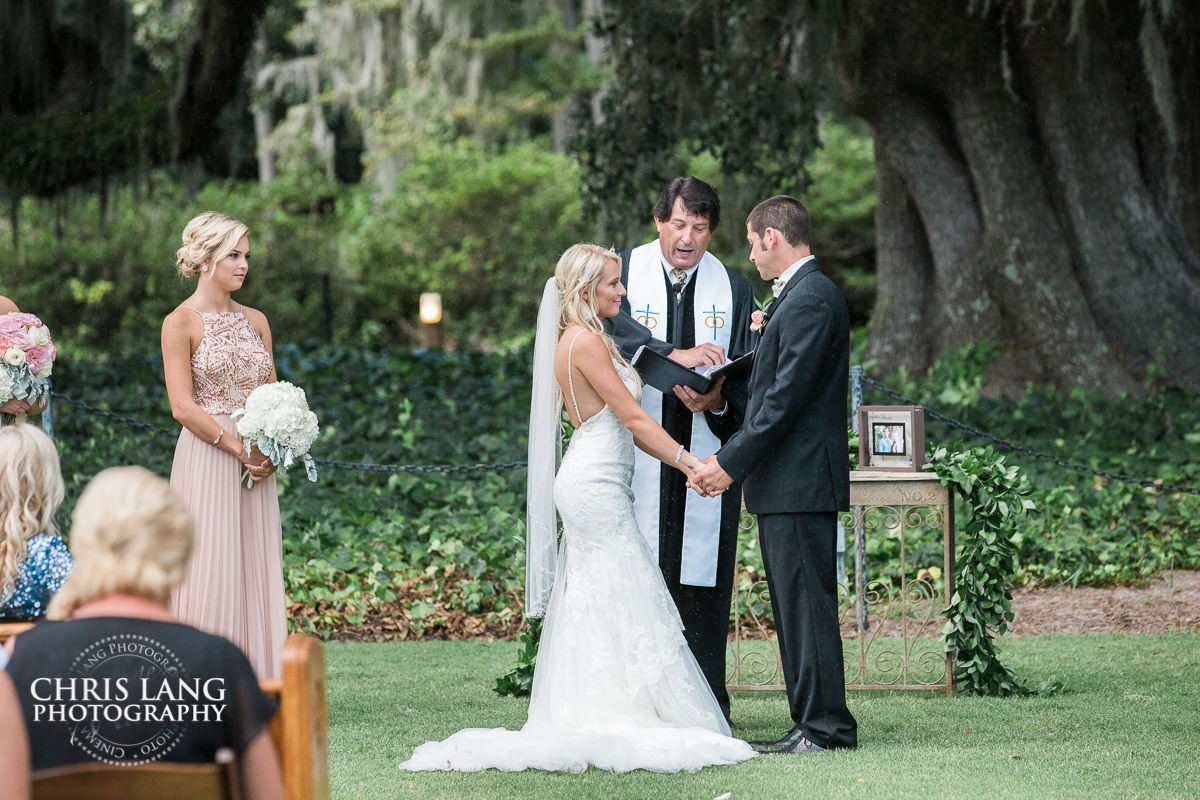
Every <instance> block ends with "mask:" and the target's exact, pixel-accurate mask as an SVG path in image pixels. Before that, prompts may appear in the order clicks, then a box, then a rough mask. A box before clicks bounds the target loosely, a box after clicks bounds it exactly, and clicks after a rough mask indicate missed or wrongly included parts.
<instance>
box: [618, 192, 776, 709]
mask: <svg viewBox="0 0 1200 800" xmlns="http://www.w3.org/2000/svg"><path fill="white" fill-rule="evenodd" d="M653 213H654V225H655V227H656V228H657V229H658V238H657V239H655V240H654V241H651V242H647V243H645V244H643V245H641V246H640V247H635V248H633V249H632V250H627V251H625V252H623V253H621V282H622V283H623V284H624V285H625V287H626V291H627V294H626V296H625V298H624V299H623V300H622V302H621V312H622V313H621V314H619V315H617V316H615V317H611V318H609V319H607V320H605V327H606V329H607V330H608V332H609V334H610V335H612V337H613V338H614V339H615V340H616V342H617V345H618V346H619V347H620V349H621V352H622V354H623V355H624V356H625V357H626V358H632V357H633V354H634V353H635V352H636V351H637V349H638V348H639V347H641V346H643V345H645V346H646V347H648V348H651V349H653V350H655V351H656V352H658V353H661V354H662V355H665V356H667V357H669V358H671V359H673V360H675V361H677V362H679V363H681V364H683V365H684V366H688V367H695V366H700V365H702V364H722V363H724V362H725V361H726V359H727V358H731V359H732V358H737V357H738V356H740V355H743V354H745V353H747V352H749V351H751V350H753V349H754V339H755V338H756V336H755V334H753V332H752V331H751V330H750V314H751V312H753V311H754V308H755V306H754V290H753V289H752V287H751V285H750V282H749V281H748V280H747V279H746V278H744V277H743V276H741V275H739V274H738V273H736V272H734V271H733V270H731V269H729V268H728V267H726V266H725V265H724V264H722V263H721V262H720V261H719V260H718V259H717V258H716V257H715V256H713V255H712V254H711V253H709V252H708V244H709V241H710V240H711V239H712V233H713V231H714V230H716V228H717V224H718V223H719V222H720V219H721V203H720V200H719V199H718V198H717V192H716V190H715V189H713V187H712V186H710V185H709V184H707V183H705V182H704V181H702V180H699V179H697V178H690V177H689V178H675V179H674V180H672V181H671V182H670V183H669V184H668V185H667V187H666V189H665V190H663V192H662V195H661V196H660V197H659V199H658V202H657V203H656V204H655V206H654V212H653ZM746 394H747V392H746V383H745V378H738V379H732V378H731V379H730V380H729V382H728V384H726V382H725V380H724V379H719V380H718V382H717V383H716V384H714V387H713V388H712V389H710V390H709V392H708V393H707V394H698V393H697V392H695V391H694V390H692V389H690V388H688V387H686V386H676V387H675V391H674V393H669V394H668V393H664V392H661V391H659V390H657V389H655V388H654V387H652V386H649V385H647V386H645V387H644V389H643V392H642V408H644V409H645V410H646V411H647V413H649V414H650V415H651V416H652V417H654V419H656V420H658V421H659V422H660V423H661V424H662V426H663V427H664V428H666V430H667V432H668V433H670V434H671V436H673V437H674V438H675V439H676V440H678V441H680V442H685V443H687V447H688V450H689V451H690V452H692V453H694V454H695V455H696V456H698V457H699V458H706V457H707V456H709V455H711V454H713V453H715V452H716V451H717V449H718V448H719V447H720V446H721V444H722V443H723V442H724V441H726V440H727V439H728V438H729V437H730V436H732V435H733V433H734V432H735V431H736V430H737V429H738V427H739V426H740V425H741V420H742V414H743V412H744V409H745V398H746ZM633 493H634V512H635V514H636V516H637V521H638V526H639V527H640V528H641V531H642V534H643V535H644V536H645V537H646V540H647V542H648V543H649V545H650V550H651V552H652V553H654V555H655V557H656V558H657V560H658V564H659V567H660V568H661V569H662V572H663V577H664V579H665V580H666V583H667V586H668V588H669V589H670V591H671V595H672V597H673V598H674V599H675V605H676V606H677V607H678V609H679V615H680V617H681V618H682V620H683V624H684V635H685V636H686V638H687V642H688V646H689V647H690V648H691V651H692V654H693V655H695V657H696V661H697V662H699V664H700V668H701V669H702V670H703V671H704V675H705V677H706V678H707V679H708V683H709V685H710V686H711V687H712V690H713V694H714V695H716V697H717V700H718V702H719V703H720V704H721V709H722V711H723V712H724V713H725V716H726V718H728V717H729V693H728V692H727V691H726V690H725V645H726V640H727V638H728V633H729V604H730V599H731V596H732V592H733V574H734V566H735V561H736V555H737V532H738V521H739V519H740V517H741V487H740V486H739V485H734V486H732V487H730V489H729V490H728V491H726V492H725V493H724V494H723V495H721V496H718V497H700V496H698V495H697V494H695V493H694V492H691V493H689V492H688V490H687V484H686V481H685V479H684V476H683V475H682V474H681V473H680V472H679V471H678V470H674V469H670V468H664V467H663V465H662V464H661V463H660V462H658V461H656V460H655V459H653V458H651V457H650V456H647V455H646V454H645V453H642V452H641V451H640V450H638V451H636V460H635V467H634V475H633Z"/></svg>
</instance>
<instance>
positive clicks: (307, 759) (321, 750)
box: [0, 622, 329, 800]
mask: <svg viewBox="0 0 1200 800" xmlns="http://www.w3.org/2000/svg"><path fill="white" fill-rule="evenodd" d="M31 627H33V623H32V622H0V645H3V643H4V641H5V640H7V639H8V638H9V637H11V636H15V635H16V634H18V633H20V632H21V631H24V630H28V629H29V628H31ZM259 687H260V688H261V689H262V690H263V692H264V693H265V694H266V695H267V696H268V697H270V698H271V699H272V700H274V701H276V702H277V703H278V704H279V712H278V713H277V714H276V715H275V716H274V717H273V718H272V719H271V723H270V732H271V739H272V740H273V741H274V742H275V750H276V752H278V753H279V764H280V767H281V768H282V770H283V785H284V788H285V789H286V790H287V796H288V800H329V720H328V716H327V713H326V707H325V648H324V646H323V645H322V644H321V641H320V640H319V639H317V638H315V637H312V636H306V635H303V634H293V635H292V636H289V637H288V639H287V642H285V643H284V645H283V675H282V676H281V677H280V678H278V679H272V680H264V681H259Z"/></svg>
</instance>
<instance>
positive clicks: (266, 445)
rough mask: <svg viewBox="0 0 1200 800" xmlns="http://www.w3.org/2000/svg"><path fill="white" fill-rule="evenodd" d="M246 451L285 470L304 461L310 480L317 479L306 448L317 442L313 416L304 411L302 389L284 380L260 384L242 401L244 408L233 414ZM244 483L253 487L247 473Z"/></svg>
mask: <svg viewBox="0 0 1200 800" xmlns="http://www.w3.org/2000/svg"><path fill="white" fill-rule="evenodd" d="M232 416H233V418H234V419H236V420H237V430H238V433H240V434H241V435H242V445H243V446H244V447H245V448H246V452H247V453H249V452H250V448H251V447H258V449H259V450H260V451H261V452H262V454H263V455H265V456H266V457H267V458H269V459H271V463H273V464H275V465H276V466H278V467H279V468H280V469H287V468H288V467H290V466H291V465H292V462H294V461H296V460H297V459H302V460H303V461H304V471H305V473H307V474H308V479H309V480H310V481H315V480H316V479H317V465H316V462H314V461H313V457H312V456H311V455H309V453H308V449H309V448H310V447H312V443H313V442H314V441H316V439H317V433H318V432H319V431H320V427H319V426H318V425H317V415H316V414H314V413H313V412H311V411H309V410H308V400H307V399H306V398H305V397H304V390H303V389H301V388H300V387H299V386H293V385H292V384H290V383H288V382H287V381H279V382H277V383H264V384H263V385H262V386H259V387H258V388H257V389H255V390H254V391H253V392H251V393H250V396H249V397H247V398H246V407H245V408H239V409H238V410H237V411H234V412H233V415H232ZM244 482H245V485H246V488H247V489H252V488H254V480H253V478H251V477H250V475H249V473H247V474H246V476H245V478H244Z"/></svg>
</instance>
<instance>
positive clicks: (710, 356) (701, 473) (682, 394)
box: [671, 342, 733, 497]
mask: <svg viewBox="0 0 1200 800" xmlns="http://www.w3.org/2000/svg"><path fill="white" fill-rule="evenodd" d="M671 358H672V359H674V360H675V361H677V362H678V363H680V364H682V365H683V366H685V367H699V366H703V365H706V364H711V365H713V366H720V365H721V364H724V363H725V350H724V349H722V348H721V347H718V346H717V345H715V344H711V343H708V342H705V343H704V344H701V345H698V346H696V347H693V348H691V349H688V350H675V351H674V352H672V353H671ZM724 385H725V376H723V375H722V376H721V377H720V378H717V380H716V381H715V382H714V383H713V385H712V388H711V389H709V390H708V392H707V393H705V394H700V393H699V392H697V391H696V390H695V389H692V388H691V387H689V386H676V387H675V396H676V397H678V398H679V400H680V402H682V403H683V404H684V405H685V406H686V407H687V409H688V411H691V412H692V413H696V412H699V411H718V410H720V409H722V408H724V407H725V398H724V397H722V396H721V388H722V387H723V386H724ZM687 485H688V488H689V489H694V490H695V491H696V492H697V493H698V494H700V495H701V496H702V497H716V496H718V495H720V494H722V493H723V492H724V491H725V490H726V489H728V488H729V487H730V486H731V485H733V478H731V477H730V476H729V473H727V472H726V471H725V470H724V469H722V468H721V465H720V464H718V463H717V457H716V456H709V457H708V458H706V459H704V460H703V461H701V462H700V466H699V467H698V468H696V470H695V471H693V472H691V473H690V474H689V475H688V482H687Z"/></svg>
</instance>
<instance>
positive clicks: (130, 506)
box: [0, 467, 283, 799]
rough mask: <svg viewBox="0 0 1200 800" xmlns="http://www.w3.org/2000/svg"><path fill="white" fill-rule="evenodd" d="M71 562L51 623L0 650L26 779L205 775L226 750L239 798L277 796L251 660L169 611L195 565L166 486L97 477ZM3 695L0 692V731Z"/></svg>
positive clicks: (126, 476) (186, 522)
mask: <svg viewBox="0 0 1200 800" xmlns="http://www.w3.org/2000/svg"><path fill="white" fill-rule="evenodd" d="M71 550H72V554H73V555H74V556H75V569H74V572H73V573H72V574H71V577H70V578H69V579H68V580H67V582H66V584H65V585H64V586H63V587H62V589H61V590H60V591H59V593H58V594H57V595H55V597H54V600H53V602H52V603H51V605H50V611H49V615H48V616H49V617H50V618H51V619H52V620H56V621H52V622H43V623H40V624H38V625H36V626H35V627H34V628H32V629H31V630H29V631H26V632H25V633H22V634H20V635H19V636H16V637H13V638H12V639H10V640H9V642H8V644H7V645H6V647H7V648H8V650H9V655H10V659H11V660H10V661H9V664H8V676H9V677H10V678H11V679H12V687H13V688H15V694H16V698H15V700H16V702H17V703H18V704H19V706H20V715H21V717H22V718H23V719H24V723H25V731H26V733H27V735H28V739H29V750H30V765H31V767H32V769H33V770H34V771H37V770H41V769H47V768H50V767H58V766H65V765H69V764H76V763H81V762H89V761H93V760H96V761H104V762H107V763H112V764H121V765H131V766H133V765H137V764H142V763H147V762H150V761H164V762H187V763H203V762H207V763H211V762H213V761H214V760H216V755H217V752H218V751H219V750H222V749H226V748H228V749H230V750H232V751H233V752H234V753H235V754H236V755H237V757H238V759H239V773H240V774H241V778H242V783H243V791H244V793H245V796H246V797H248V798H254V799H257V798H282V797H283V778H282V776H281V774H280V769H279V760H278V757H277V755H276V753H275V746H274V744H273V743H272V741H271V737H270V733H269V731H268V730H267V721H268V719H269V718H270V717H271V715H272V713H273V710H272V709H271V706H270V702H269V701H268V700H267V698H266V696H265V695H264V694H263V693H262V690H261V689H259V686H258V682H257V680H256V678H255V676H254V670H253V669H252V668H251V666H250V662H249V661H248V660H247V659H246V656H245V654H244V653H242V652H241V651H240V650H238V649H237V647H235V646H234V645H233V644H232V643H230V642H229V641H228V640H226V639H223V638H221V637H219V636H214V635H212V634H208V633H204V632H202V631H199V630H197V629H196V628H193V627H191V626H188V625H184V624H182V623H180V622H178V621H176V620H175V618H174V617H172V616H171V614H170V613H169V612H168V611H167V599H168V598H169V597H170V595H171V592H172V591H173V590H174V589H175V588H176V587H178V586H179V583H180V581H182V580H183V576H184V574H185V573H186V570H187V564H188V559H189V558H190V557H191V554H192V520H191V517H190V516H189V515H188V513H187V510H186V509H185V508H184V505H183V501H182V500H180V499H179V497H178V496H177V495H176V494H175V493H174V492H173V491H171V488H170V486H169V485H168V484H167V482H166V481H165V480H163V479H162V478H159V477H157V476H156V475H153V474H152V473H150V472H148V471H147V470H145V469H142V468H141V467H114V468H111V469H106V470H104V471H103V472H101V473H100V474H99V475H97V476H96V477H95V478H94V479H92V481H91V483H90V484H88V487H87V488H86V489H85V490H84V492H83V496H82V497H80V499H79V503H78V505H77V506H76V507H75V513H74V514H73V516H72V528H71ZM58 620H61V621H58ZM89 679H90V680H89ZM12 695H13V693H12V692H8V691H6V690H5V689H4V688H3V687H0V720H4V719H9V718H12V716H13V714H12V710H11V708H6V707H5V706H6V704H11V703H12V702H13V696H12Z"/></svg>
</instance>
